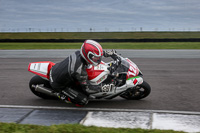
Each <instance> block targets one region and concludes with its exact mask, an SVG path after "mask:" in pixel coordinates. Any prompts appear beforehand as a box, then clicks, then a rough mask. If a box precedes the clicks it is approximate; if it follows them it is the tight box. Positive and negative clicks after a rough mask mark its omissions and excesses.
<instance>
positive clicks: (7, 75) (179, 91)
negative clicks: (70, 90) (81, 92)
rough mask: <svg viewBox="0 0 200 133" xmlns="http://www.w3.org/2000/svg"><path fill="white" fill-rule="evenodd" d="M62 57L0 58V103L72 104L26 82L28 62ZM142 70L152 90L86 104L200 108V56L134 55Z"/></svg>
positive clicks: (122, 107)
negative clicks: (142, 95)
mask: <svg viewBox="0 0 200 133" xmlns="http://www.w3.org/2000/svg"><path fill="white" fill-rule="evenodd" d="M63 59H64V58H54V59H52V58H51V59H48V58H31V59H28V58H0V62H1V64H0V98H1V100H0V105H31V106H59V107H74V106H73V105H71V104H65V103H63V102H61V101H57V100H44V99H40V98H38V97H37V96H35V95H33V94H32V92H31V91H30V90H29V87H28V83H29V80H30V79H31V77H32V76H33V74H32V73H29V72H28V71H27V67H28V64H29V62H34V61H45V60H50V61H53V62H59V61H61V60H63ZM132 60H133V61H134V62H135V63H136V64H137V65H138V66H139V68H140V69H141V70H142V72H143V74H144V80H145V81H147V82H148V83H149V84H150V85H151V87H152V92H151V94H150V95H149V96H148V97H147V98H145V99H143V100H139V101H131V100H124V99H122V98H120V97H117V98H115V99H112V100H93V101H90V102H89V104H88V105H86V106H85V107H86V108H119V109H147V110H173V111H198V112H200V106H199V103H200V96H199V95H200V88H199V86H200V83H199V81H200V58H193V59H172V58H134V59H132Z"/></svg>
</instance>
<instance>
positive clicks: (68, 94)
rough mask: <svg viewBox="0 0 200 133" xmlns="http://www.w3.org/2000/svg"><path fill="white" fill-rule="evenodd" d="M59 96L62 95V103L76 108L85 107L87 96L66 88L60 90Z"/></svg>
mask: <svg viewBox="0 0 200 133" xmlns="http://www.w3.org/2000/svg"><path fill="white" fill-rule="evenodd" d="M61 95H64V96H65V97H64V96H63V98H64V101H65V102H67V103H69V102H70V103H74V104H75V105H76V106H81V105H86V104H87V103H88V97H87V95H85V94H83V93H82V92H79V91H77V90H75V89H71V88H66V89H64V90H62V92H61Z"/></svg>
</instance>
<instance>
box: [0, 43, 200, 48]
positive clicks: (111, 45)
mask: <svg viewBox="0 0 200 133" xmlns="http://www.w3.org/2000/svg"><path fill="white" fill-rule="evenodd" d="M81 45H82V43H0V49H80V47H81ZM101 45H102V47H103V48H104V49H200V42H155V43H153V42H149V43H148V42H146V43H101Z"/></svg>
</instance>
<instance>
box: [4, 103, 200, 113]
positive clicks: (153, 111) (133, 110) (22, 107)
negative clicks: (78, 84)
mask: <svg viewBox="0 0 200 133" xmlns="http://www.w3.org/2000/svg"><path fill="white" fill-rule="evenodd" d="M0 108H18V109H50V110H51V109H52V110H80V111H104V112H148V113H170V114H187V115H200V112H192V111H171V110H140V109H115V108H84V107H53V106H24V105H0Z"/></svg>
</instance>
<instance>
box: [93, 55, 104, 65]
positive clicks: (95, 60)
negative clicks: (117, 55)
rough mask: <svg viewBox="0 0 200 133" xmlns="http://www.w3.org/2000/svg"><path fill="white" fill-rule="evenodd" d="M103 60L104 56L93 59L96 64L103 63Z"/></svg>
mask: <svg viewBox="0 0 200 133" xmlns="http://www.w3.org/2000/svg"><path fill="white" fill-rule="evenodd" d="M101 59H102V56H99V57H97V56H93V57H92V61H94V62H96V63H98V64H99V63H101Z"/></svg>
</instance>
